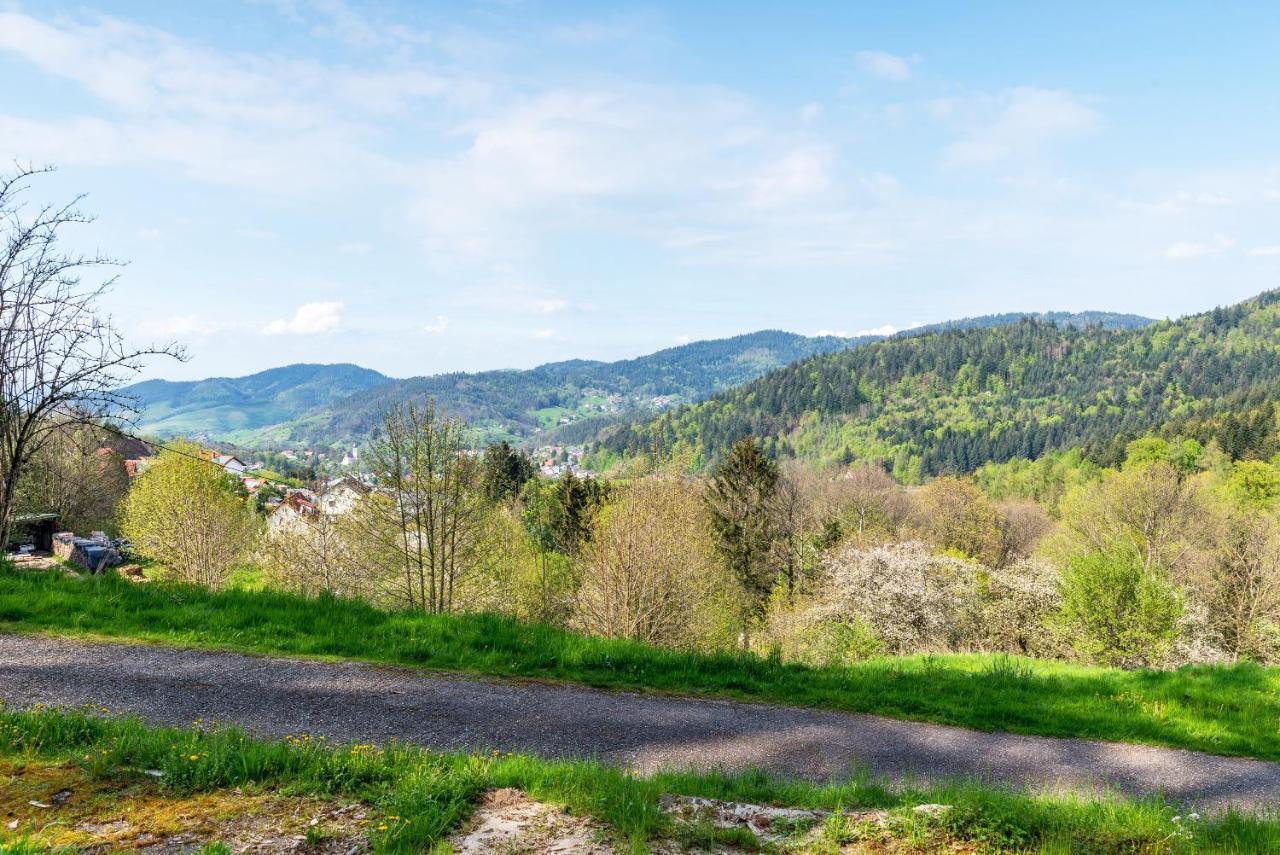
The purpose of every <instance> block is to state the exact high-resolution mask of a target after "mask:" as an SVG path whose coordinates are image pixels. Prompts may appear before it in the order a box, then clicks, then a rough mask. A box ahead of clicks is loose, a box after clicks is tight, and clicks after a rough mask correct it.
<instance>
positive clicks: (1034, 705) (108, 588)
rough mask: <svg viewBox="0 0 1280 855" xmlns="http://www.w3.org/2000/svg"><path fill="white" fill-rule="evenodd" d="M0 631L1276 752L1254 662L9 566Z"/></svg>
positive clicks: (1270, 712)
mask: <svg viewBox="0 0 1280 855" xmlns="http://www.w3.org/2000/svg"><path fill="white" fill-rule="evenodd" d="M0 632H49V633H55V634H61V635H76V636H86V637H94V636H97V637H105V638H113V639H133V640H137V641H150V642H159V643H166V644H176V645H185V646H191V647H203V648H212V649H226V650H237V651H244V652H257V653H273V654H279V655H297V656H314V657H339V658H344V659H353V660H361V661H367V662H378V663H390V664H397V665H405V666H411V667H422V668H433V669H446V670H454V671H464V672H472V673H478V674H488V675H495V676H509V677H532V678H541V679H550V680H561V681H570V682H575V683H581V684H586V685H590V686H598V687H606V688H612V689H630V690H641V691H653V692H664V693H675V694H686V695H704V696H720V697H731V698H739V699H748V700H759V701H770V702H777V703H785V704H794V705H803V706H811V707H823V708H830V709H840V710H847V711H853V712H864V713H874V714H878V715H884V716H889V717H893V718H902V719H914V720H921V721H933V722H939V723H945V724H953V725H959V726H964V727H971V728H976V729H980V730H991V731H1011V732H1017V733H1031V734H1041V735H1047V736H1074V737H1087V738H1096V739H1108V740H1116V741H1126V742H1137V743H1147V744H1153V745H1167V746H1174V747H1181V748H1189V749H1196V750H1201V751H1207V752H1211V753H1215V754H1223V755H1244V756H1252V757H1257V758H1261V759H1266V760H1280V730H1277V728H1276V726H1275V723H1276V721H1278V720H1280V670H1277V669H1273V668H1263V667H1259V666H1256V665H1251V664H1247V663H1241V664H1236V665H1230V666H1195V667H1187V668H1182V669H1179V670H1176V671H1163V672H1162V671H1146V670H1139V671H1123V670H1117V669H1105V668H1087V667H1082V666H1078V665H1073V664H1069V663H1062V662H1047V661H1037V660H1031V659H1020V658H1010V657H1004V656H989V655H964V656H912V657H899V658H877V659H871V660H867V661H865V662H862V663H858V664H856V665H853V666H851V667H840V668H810V667H805V666H801V665H797V664H791V663H785V662H781V661H778V660H775V659H770V658H762V657H758V656H754V655H748V654H730V653H721V654H700V653H691V652H681V651H674V650H667V649H662V648H655V647H648V646H645V645H640V644H634V643H630V642H625V641H619V640H610V639H601V638H590V637H584V636H580V635H575V634H573V633H570V632H566V631H564V630H560V629H555V628H552V627H548V626H542V625H530V624H522V623H519V622H516V621H513V620H510V619H507V618H503V617H498V616H494V615H451V616H435V615H426V614H411V613H405V612H391V611H383V610H379V609H377V608H374V607H372V606H369V605H367V604H364V603H360V602H354V601H347V600H339V599H333V598H321V599H316V600H308V599H304V598H300V597H295V596H291V595H288V594H282V593H276V592H270V591H235V590H232V591H222V592H210V591H207V590H203V589H199V588H193V587H188V586H183V585H172V584H166V583H150V584H136V583H132V582H127V581H124V580H121V579H118V578H116V577H114V576H107V577H104V578H102V579H96V580H95V579H84V578H78V577H72V576H69V575H67V574H65V573H59V572H39V573H37V572H21V573H19V572H15V571H12V570H0Z"/></svg>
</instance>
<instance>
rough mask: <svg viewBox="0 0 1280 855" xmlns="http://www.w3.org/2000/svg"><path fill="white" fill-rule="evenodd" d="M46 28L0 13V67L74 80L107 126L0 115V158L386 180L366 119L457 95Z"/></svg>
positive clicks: (193, 47)
mask: <svg viewBox="0 0 1280 855" xmlns="http://www.w3.org/2000/svg"><path fill="white" fill-rule="evenodd" d="M54 20H56V23H46V22H45V21H42V20H38V19H36V18H34V17H31V16H29V15H25V14H22V13H18V12H0V56H4V55H12V56H15V57H18V58H21V59H23V60H26V61H27V62H29V63H31V64H33V65H35V66H36V67H38V68H40V69H41V70H43V71H45V72H46V73H48V74H50V75H53V76H57V77H61V78H64V79H67V80H71V81H74V82H75V83H77V84H79V85H80V86H81V87H83V88H84V90H85V91H87V92H88V93H90V94H91V95H92V96H94V97H95V98H97V99H98V100H99V101H100V102H101V104H102V105H104V106H105V107H107V108H109V110H111V111H113V113H110V114H108V115H107V116H105V117H104V116H102V115H93V116H90V115H79V116H65V117H61V118H49V119H44V118H41V119H28V118H23V117H18V116H13V115H4V114H3V113H0V158H8V157H11V156H12V157H16V158H18V159H19V160H26V159H30V158H32V157H34V156H35V155H36V154H37V153H38V155H39V159H40V160H45V159H47V160H51V161H54V162H57V163H60V164H62V165H64V166H70V165H78V164H94V165H98V164H110V165H138V166H146V167H154V166H155V165H158V164H164V165H172V166H177V167H178V168H179V169H181V170H183V171H184V172H185V173H186V174H188V175H189V176H191V177H194V178H197V179H199V180H203V181H212V182H220V183H230V184H235V185H241V186H249V187H252V188H255V189H257V190H259V191H266V192H280V193H297V192H301V191H305V190H315V189H317V188H321V187H331V186H333V185H335V184H350V185H357V186H359V185H362V184H366V183H368V181H369V180H370V178H371V177H374V176H378V177H381V178H383V179H384V180H386V179H387V178H389V177H392V176H394V174H395V173H396V172H397V171H398V169H399V167H398V165H397V164H396V163H395V162H394V161H392V160H391V159H389V158H386V157H383V156H381V155H380V154H378V153H377V152H376V150H375V149H374V148H373V146H372V145H371V141H372V139H373V138H374V137H375V135H376V132H375V129H376V127H377V123H378V120H380V119H382V118H383V117H386V116H388V115H398V114H400V113H402V112H404V111H405V110H407V109H408V108H410V107H412V106H414V105H415V104H417V103H418V102H420V101H422V100H424V99H431V100H435V99H450V98H453V97H455V96H456V97H459V98H463V97H468V95H466V94H464V93H470V89H469V88H468V86H467V85H466V84H464V83H461V82H458V81H455V80H450V79H447V78H445V77H442V76H439V75H435V74H432V73H431V72H430V71H429V70H426V69H424V68H423V67H422V66H421V65H419V66H417V67H412V68H408V67H403V66H399V65H396V64H394V63H393V62H392V61H391V60H387V61H385V62H384V63H383V64H381V65H378V66H374V67H371V68H367V69H359V70H356V69H352V68H350V67H348V66H324V65H320V64H318V63H315V62H311V61H300V60H288V59H283V58H280V57H277V56H274V55H272V54H259V55H249V54H243V55H242V54H231V53H219V52H217V51H214V50H212V49H209V48H207V47H204V46H201V45H197V44H195V43H191V42H186V41H184V40H182V39H179V38H177V37H175V36H173V35H171V34H169V33H166V32H164V31H162V30H159V29H156V28H153V27H147V26H141V25H137V24H133V23H129V22H126V21H122V20H119V19H116V18H111V17H106V16H97V17H93V18H91V19H89V21H88V22H87V23H81V22H77V21H75V20H74V19H70V18H58V19H54Z"/></svg>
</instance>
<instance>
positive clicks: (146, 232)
mask: <svg viewBox="0 0 1280 855" xmlns="http://www.w3.org/2000/svg"><path fill="white" fill-rule="evenodd" d="M138 237H140V238H142V239H143V240H155V239H156V238H158V237H160V230H159V229H157V228H150V227H148V228H143V229H138Z"/></svg>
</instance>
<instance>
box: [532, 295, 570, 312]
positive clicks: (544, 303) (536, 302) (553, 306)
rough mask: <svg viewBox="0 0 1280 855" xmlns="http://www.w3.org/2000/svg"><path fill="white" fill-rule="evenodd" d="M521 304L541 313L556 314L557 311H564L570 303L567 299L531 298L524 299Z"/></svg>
mask: <svg viewBox="0 0 1280 855" xmlns="http://www.w3.org/2000/svg"><path fill="white" fill-rule="evenodd" d="M521 305H522V306H523V307H524V308H525V309H527V310H528V311H530V312H535V313H537V314H539V315H554V314H555V313H556V312H563V311H564V310H565V307H567V306H568V305H569V303H568V301H566V300H559V299H554V298H529V299H527V300H524V301H522V302H521Z"/></svg>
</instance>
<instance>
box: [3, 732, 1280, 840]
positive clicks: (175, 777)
mask: <svg viewBox="0 0 1280 855" xmlns="http://www.w3.org/2000/svg"><path fill="white" fill-rule="evenodd" d="M0 756H3V757H6V758H27V759H33V758H40V759H46V760H55V761H60V762H66V763H73V764H75V765H77V766H79V767H81V768H83V769H84V770H85V771H86V772H87V773H88V774H90V775H91V776H92V777H93V778H95V779H97V780H106V781H110V780H121V781H128V780H130V779H132V780H136V779H137V777H138V773H139V770H141V769H148V770H156V771H159V772H160V773H162V774H161V775H160V776H159V777H157V778H156V779H155V780H157V781H158V782H159V785H160V786H161V787H162V788H164V789H165V790H167V791H171V792H173V793H174V794H185V793H191V792H201V791H210V790H215V789H224V788H232V787H256V788H265V789H272V790H276V791H287V792H289V793H292V794H306V795H318V796H322V797H332V796H335V795H339V794H340V795H344V796H348V797H355V798H359V799H362V800H364V801H366V802H368V803H369V804H371V805H372V806H373V807H374V809H375V810H376V811H377V812H378V814H379V816H380V819H381V821H380V822H378V823H377V824H376V825H373V826H372V828H373V831H372V842H373V844H374V847H375V851H381V852H412V851H423V850H425V849H426V848H427V847H429V846H431V845H432V844H433V843H435V842H436V841H439V840H440V839H441V838H442V837H444V836H446V835H447V834H448V833H449V831H450V830H452V829H454V828H456V827H457V826H458V825H459V824H460V823H461V822H462V821H464V820H465V819H466V817H467V816H468V815H469V814H470V812H471V810H472V806H473V804H474V802H475V801H476V799H477V797H478V796H479V795H480V793H481V792H482V791H484V790H486V789H490V788H497V787H515V788H518V789H521V790H523V791H525V792H526V793H528V794H529V795H530V796H531V797H533V798H535V799H538V800H540V801H545V802H549V803H553V804H560V805H563V806H565V807H567V808H568V809H569V810H571V811H572V812H575V813H582V814H586V815H590V816H593V817H595V818H597V819H599V820H601V821H603V822H605V823H606V824H607V825H608V826H609V827H610V828H611V829H612V830H613V831H614V832H615V833H616V834H617V836H618V837H619V838H620V839H621V840H623V841H630V843H631V847H632V849H633V850H635V851H644V850H645V849H646V848H647V846H646V844H647V842H649V841H651V840H653V839H655V838H661V837H667V836H671V835H672V834H676V833H679V835H680V836H681V837H683V838H684V839H686V840H689V839H693V840H696V839H697V838H698V837H699V835H703V836H705V835H706V834H707V831H706V829H698V828H697V827H693V828H685V829H679V828H676V827H675V826H674V825H673V822H672V820H671V819H670V818H669V817H668V816H667V815H666V814H664V813H663V812H662V810H661V808H660V804H659V798H660V796H661V795H662V794H663V793H678V794H683V795H702V796H708V797H713V798H724V799H730V800H735V801H749V802H753V803H757V804H779V805H786V806H792V807H806V808H825V809H830V810H837V811H852V810H860V809H866V808H884V809H889V810H891V811H893V812H894V816H895V817H897V818H898V824H897V826H896V827H897V829H898V830H897V831H896V832H894V833H898V834H911V833H913V832H917V831H919V830H920V828H921V827H922V826H927V827H931V828H933V829H935V830H936V831H937V832H939V833H942V832H945V833H946V834H947V835H949V837H950V839H952V840H959V841H981V842H983V843H985V844H987V846H988V847H989V848H990V849H993V850H996V851H999V850H1002V849H1003V850H1010V849H1013V850H1017V851H1040V852H1162V853H1163V852H1167V853H1182V852H1201V851H1205V852H1234V853H1253V852H1257V853H1262V852H1275V851H1280V822H1278V821H1277V820H1276V818H1275V817H1272V816H1262V815H1256V816H1254V815H1244V814H1239V813H1225V814H1222V815H1219V816H1215V817H1208V818H1204V819H1201V820H1196V821H1194V823H1192V824H1190V825H1189V824H1188V822H1187V821H1186V820H1183V819H1180V818H1175V817H1177V813H1176V812H1175V810H1174V809H1173V808H1172V807H1171V806H1169V805H1166V804H1163V803H1161V802H1158V801H1145V802H1134V801H1128V800H1124V799H1120V798H1115V797H1110V798H1104V799H1101V800H1087V801H1086V800H1076V799H1072V798H1063V797H1051V796H1047V795H1046V796H1028V795H1022V794H1017V793H1014V792H1010V791H1005V790H997V789H991V788H984V787H981V786H977V785H974V784H964V783H957V784H953V785H949V786H942V787H936V788H931V789H920V790H905V791H892V790H889V789H886V788H885V787H882V786H879V785H877V784H875V783H873V782H867V781H863V780H850V781H846V782H843V783H838V784H831V785H813V784H801V783H795V782H787V781H781V780H778V779H774V778H771V777H768V776H766V775H764V774H761V773H746V774H738V775H697V774H680V773H665V774H659V775H655V776H652V777H648V778H641V777H638V776H632V775H627V774H626V773H624V772H622V771H619V770H616V769H613V768H609V767H605V766H601V765H597V764H594V763H589V762H564V761H558V762H552V761H545V760H539V759H535V758H530V757H524V756H511V755H495V754H461V753H434V752H430V751H426V750H423V749H419V748H413V747H409V746H404V745H396V744H392V745H388V746H384V747H381V748H379V747H374V746H368V745H350V746H326V745H324V744H323V743H321V742H320V741H318V740H315V739H310V738H306V737H294V738H290V739H287V740H280V741H267V740H259V739H255V738H252V737H249V736H247V735H246V734H245V733H244V732H242V731H240V730H237V729H234V728H211V729H205V728H170V727H152V726H148V725H145V724H143V723H142V722H140V721H138V720H137V719H134V718H125V717H121V718H113V717H102V716H96V715H89V714H86V713H82V712H78V711H63V710H52V709H35V710H27V711H19V710H7V709H4V708H3V707H0ZM923 803H936V804H945V805H948V806H950V807H949V810H947V811H946V812H944V813H942V814H941V815H940V816H939V817H937V818H935V819H929V818H922V817H919V816H917V815H913V814H912V813H911V811H910V808H911V807H913V806H915V805H918V804H923ZM0 833H2V832H0ZM854 833H855V832H854V829H853V828H852V827H851V826H850V824H848V823H844V822H842V821H841V818H840V817H835V818H833V820H832V821H830V822H828V823H827V827H826V828H825V829H824V834H825V836H826V837H827V838H828V839H830V840H831V841H832V842H835V843H839V842H840V841H841V840H848V839H851V838H852V837H853V835H854ZM711 835H712V838H713V842H714V841H717V840H718V841H719V842H726V841H725V840H724V838H725V836H726V835H725V833H714V832H712V833H711ZM739 836H740V835H739ZM737 842H741V843H747V842H749V841H746V840H740V841H737ZM34 851H38V850H37V849H36V848H35V847H34V846H32V845H31V844H30V843H24V842H22V841H18V840H13V841H9V842H8V843H0V853H15V855H16V853H26V852H34Z"/></svg>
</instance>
